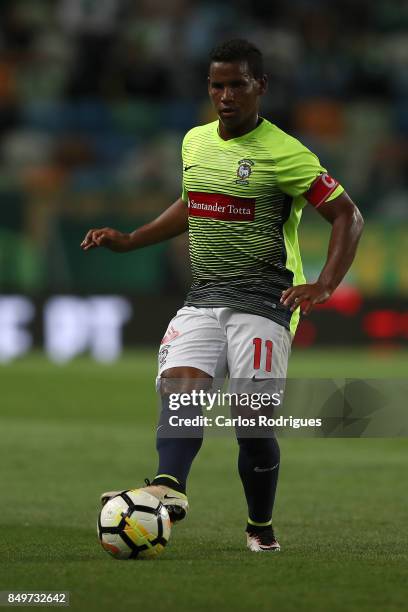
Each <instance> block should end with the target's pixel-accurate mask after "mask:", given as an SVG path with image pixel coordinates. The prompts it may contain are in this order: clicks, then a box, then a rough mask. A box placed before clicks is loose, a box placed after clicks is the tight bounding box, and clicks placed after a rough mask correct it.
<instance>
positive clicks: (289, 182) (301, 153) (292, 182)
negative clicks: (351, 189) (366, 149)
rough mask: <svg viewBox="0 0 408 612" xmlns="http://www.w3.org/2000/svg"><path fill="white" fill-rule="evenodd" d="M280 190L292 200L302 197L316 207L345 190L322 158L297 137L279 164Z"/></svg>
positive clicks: (286, 149)
mask: <svg viewBox="0 0 408 612" xmlns="http://www.w3.org/2000/svg"><path fill="white" fill-rule="evenodd" d="M276 175H277V181H278V185H279V187H280V189H281V190H282V191H283V192H284V193H286V194H287V195H289V196H292V197H293V198H298V197H299V196H303V198H304V203H306V201H308V202H309V203H310V204H312V206H314V207H315V208H317V207H318V206H320V205H321V204H324V202H328V201H330V200H332V199H334V198H336V197H337V196H339V195H340V194H341V193H342V192H343V191H344V189H343V187H342V186H341V185H339V183H338V181H336V180H335V179H333V178H332V177H330V176H329V175H328V174H327V171H326V168H324V167H323V166H322V165H321V163H320V161H319V158H318V157H317V156H316V155H315V154H314V153H312V152H311V151H310V150H309V149H308V148H307V147H305V146H304V145H302V144H301V143H300V142H299V141H298V140H296V139H295V138H290V139H288V143H287V145H286V146H285V150H284V154H283V155H282V156H281V157H280V158H279V159H278V160H277V161H276Z"/></svg>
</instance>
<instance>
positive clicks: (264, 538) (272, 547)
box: [247, 527, 280, 552]
mask: <svg viewBox="0 0 408 612" xmlns="http://www.w3.org/2000/svg"><path fill="white" fill-rule="evenodd" d="M247 547H248V548H249V550H250V551H251V552H279V551H280V544H279V542H278V540H277V539H276V538H275V535H274V533H273V529H272V527H266V528H265V529H262V530H259V531H251V530H250V527H249V528H248V529H247Z"/></svg>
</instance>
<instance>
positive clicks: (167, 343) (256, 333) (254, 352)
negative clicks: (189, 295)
mask: <svg viewBox="0 0 408 612" xmlns="http://www.w3.org/2000/svg"><path fill="white" fill-rule="evenodd" d="M291 343H292V336H291V333H290V332H289V331H288V330H287V329H286V328H285V327H283V326H282V325H279V324H278V323H275V322H274V321H271V320H270V319H266V318H265V317H260V316H258V315H253V314H247V313H245V312H240V311H238V310H233V309H232V308H195V307H194V306H184V307H183V308H181V309H180V310H179V311H178V312H177V314H176V316H175V317H174V318H173V319H172V320H171V321H170V323H169V326H168V328H167V331H166V333H165V335H164V338H163V340H162V342H161V346H160V351H159V376H160V375H161V374H162V372H164V371H165V370H168V369H169V368H176V367H180V366H187V367H191V368H197V369H199V370H202V371H203V372H206V374H209V375H210V376H212V377H214V378H225V376H226V375H228V376H229V377H230V378H240V379H244V378H245V379H248V378H252V377H254V376H255V377H256V378H258V377H259V378H260V379H265V378H285V377H286V372H287V366H288V359H289V355H290V348H291Z"/></svg>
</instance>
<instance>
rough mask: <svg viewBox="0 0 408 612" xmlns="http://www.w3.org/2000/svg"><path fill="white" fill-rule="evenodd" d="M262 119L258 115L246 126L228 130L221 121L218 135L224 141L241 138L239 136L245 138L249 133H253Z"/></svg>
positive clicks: (249, 120) (245, 124)
mask: <svg viewBox="0 0 408 612" xmlns="http://www.w3.org/2000/svg"><path fill="white" fill-rule="evenodd" d="M261 121H262V118H261V117H259V115H258V114H256V115H255V117H251V118H250V119H248V121H246V122H245V123H244V124H242V125H240V126H238V127H236V128H228V127H226V126H225V125H224V124H223V123H222V122H221V120H219V121H218V134H219V136H220V138H222V139H223V140H231V139H232V138H239V136H244V135H245V134H248V132H252V130H254V129H255V128H256V127H258V125H259V124H260V123H261Z"/></svg>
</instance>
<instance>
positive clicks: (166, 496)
mask: <svg viewBox="0 0 408 612" xmlns="http://www.w3.org/2000/svg"><path fill="white" fill-rule="evenodd" d="M164 499H180V498H179V497H176V496H174V495H167V494H166V495H165V496H164Z"/></svg>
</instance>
